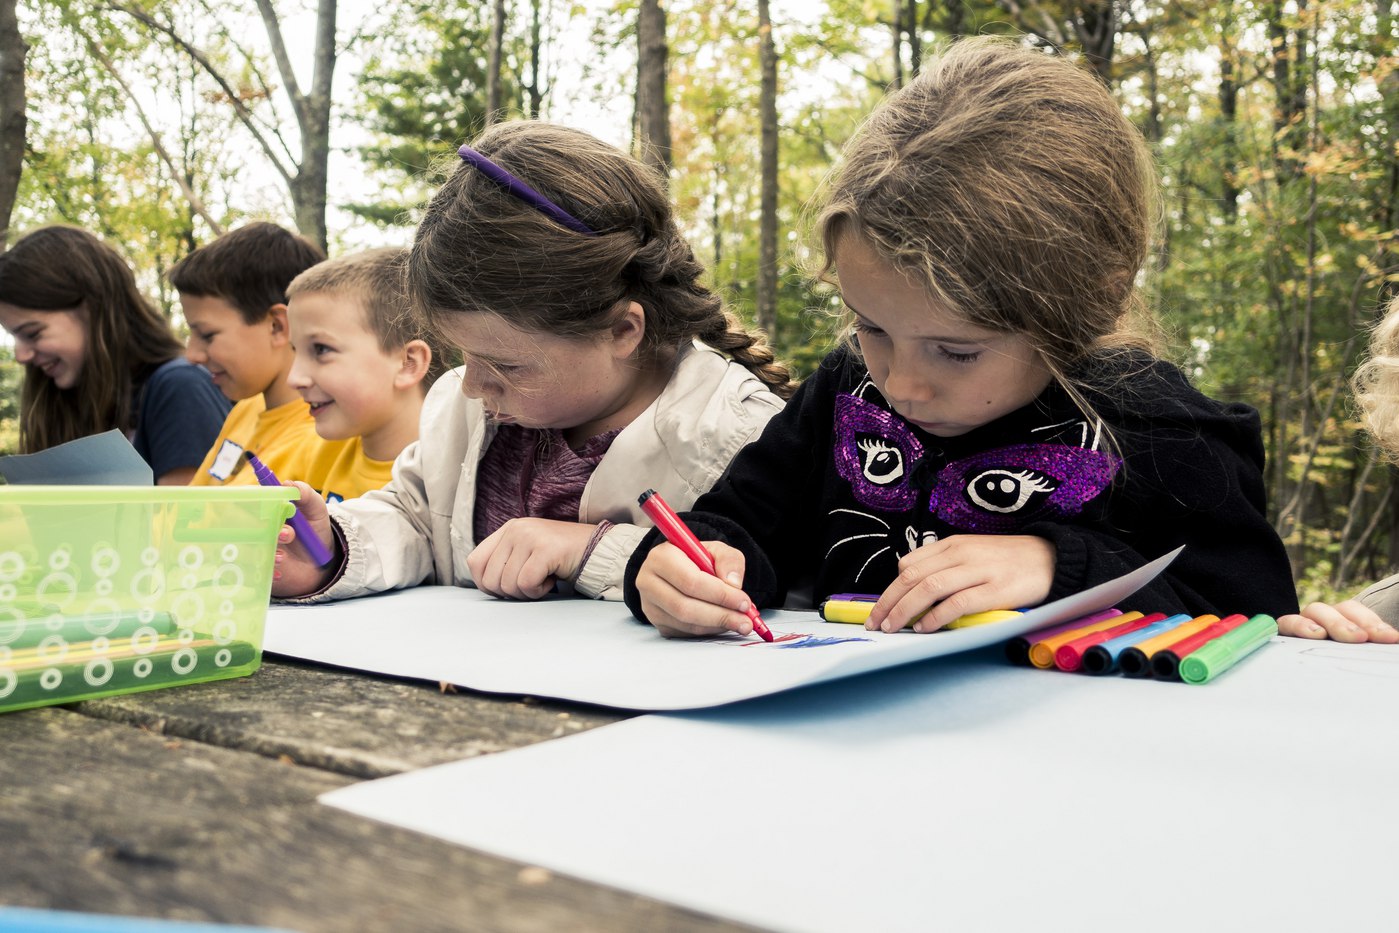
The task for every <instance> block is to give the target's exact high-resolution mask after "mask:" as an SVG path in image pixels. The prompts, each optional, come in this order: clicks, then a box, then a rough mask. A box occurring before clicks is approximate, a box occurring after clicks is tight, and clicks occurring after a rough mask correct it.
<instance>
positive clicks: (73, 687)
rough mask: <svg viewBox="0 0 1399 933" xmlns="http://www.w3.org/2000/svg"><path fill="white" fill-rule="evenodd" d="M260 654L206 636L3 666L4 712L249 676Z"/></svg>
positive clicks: (0, 692) (0, 704) (0, 699)
mask: <svg viewBox="0 0 1399 933" xmlns="http://www.w3.org/2000/svg"><path fill="white" fill-rule="evenodd" d="M257 659H258V650H257V648H255V647H254V646H253V645H251V644H249V643H248V642H245V641H234V642H229V643H228V644H227V645H216V644H213V643H211V642H208V641H201V642H196V643H192V644H191V645H188V646H186V647H184V648H178V649H168V648H167V649H165V650H162V651H155V652H152V653H150V654H144V655H140V654H134V653H131V652H123V653H120V654H118V655H116V656H115V657H110V658H109V657H106V656H100V655H99V656H93V657H89V658H87V659H86V660H85V661H83V662H75V663H71V664H65V663H59V664H54V665H46V666H34V667H26V668H11V667H4V666H0V711H9V710H17V709H28V708H30V707H34V706H48V705H50V704H53V703H71V702H73V701H74V700H89V699H95V698H97V697H104V696H112V695H114V694H118V693H134V692H136V691H140V690H154V689H156V688H159V687H174V686H178V685H181V684H193V683H202V682H204V681H209V680H221V679H223V678H226V677H243V676H246V675H248V674H251V673H252V672H253V669H255V668H256V666H257Z"/></svg>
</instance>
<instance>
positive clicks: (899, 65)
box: [889, 0, 904, 90]
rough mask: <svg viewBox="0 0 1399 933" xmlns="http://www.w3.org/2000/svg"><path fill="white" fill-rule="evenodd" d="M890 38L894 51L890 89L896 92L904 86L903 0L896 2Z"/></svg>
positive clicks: (891, 21)
mask: <svg viewBox="0 0 1399 933" xmlns="http://www.w3.org/2000/svg"><path fill="white" fill-rule="evenodd" d="M889 33H890V38H891V39H892V40H893V41H892V42H890V43H889V45H890V47H891V51H893V53H894V55H893V65H894V80H892V81H890V82H889V89H890V90H896V89H898V88H901V87H903V86H904V5H903V0H894V15H893V17H892V18H891V19H890V20H889Z"/></svg>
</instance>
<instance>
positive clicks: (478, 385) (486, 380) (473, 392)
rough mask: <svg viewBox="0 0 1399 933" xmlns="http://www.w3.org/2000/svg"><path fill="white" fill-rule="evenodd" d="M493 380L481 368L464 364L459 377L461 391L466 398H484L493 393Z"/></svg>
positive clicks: (483, 368)
mask: <svg viewBox="0 0 1399 933" xmlns="http://www.w3.org/2000/svg"><path fill="white" fill-rule="evenodd" d="M493 385H494V380H492V379H491V378H490V373H489V372H488V371H487V370H486V369H485V367H483V366H472V365H471V364H470V363H468V364H466V367H465V368H464V370H463V372H462V376H461V391H462V394H463V395H465V396H466V397H467V398H485V397H486V396H487V395H490V394H491V392H492V391H493Z"/></svg>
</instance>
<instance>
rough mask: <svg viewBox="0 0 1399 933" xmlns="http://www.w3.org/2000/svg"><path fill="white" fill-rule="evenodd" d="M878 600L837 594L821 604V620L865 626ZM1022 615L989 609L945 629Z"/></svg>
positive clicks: (948, 625) (970, 614)
mask: <svg viewBox="0 0 1399 933" xmlns="http://www.w3.org/2000/svg"><path fill="white" fill-rule="evenodd" d="M878 599H879V597H878V596H870V595H867V594H864V593H837V594H835V595H834V596H832V597H831V598H830V599H827V600H825V601H824V602H822V603H821V618H822V619H825V620H826V621H827V622H849V623H850V624H852V625H864V624H865V622H866V621H867V620H868V619H869V617H870V611H871V610H873V609H874V604H875V602H877V601H878ZM1022 614H1023V613H1021V612H1020V611H1019V610H1016V609H988V610H987V611H985V612H972V613H968V614H967V615H964V616H958V617H957V618H955V619H953V620H952V621H951V622H949V623H947V624H946V625H944V626H943V628H944V629H949V628H971V627H972V626H973V625H986V624H987V623H990V622H1005V621H1007V620H1009V619H1017V618H1019V617H1020V616H1021V615H1022ZM920 618H922V615H921V614H920V615H919V616H918V617H917V618H915V619H914V620H913V621H915V622H916V621H918V619H920Z"/></svg>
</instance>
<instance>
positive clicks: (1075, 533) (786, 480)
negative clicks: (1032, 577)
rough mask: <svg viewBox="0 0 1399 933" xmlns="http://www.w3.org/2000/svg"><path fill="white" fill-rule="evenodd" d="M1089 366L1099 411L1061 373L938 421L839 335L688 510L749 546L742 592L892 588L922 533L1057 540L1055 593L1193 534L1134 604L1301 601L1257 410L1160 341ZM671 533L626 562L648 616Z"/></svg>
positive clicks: (707, 529) (772, 600)
mask: <svg viewBox="0 0 1399 933" xmlns="http://www.w3.org/2000/svg"><path fill="white" fill-rule="evenodd" d="M1075 375H1076V376H1077V377H1078V378H1077V380H1076V381H1078V382H1080V383H1081V384H1082V385H1084V386H1086V388H1085V389H1084V391H1083V394H1084V397H1085V399H1086V400H1087V401H1088V403H1089V405H1090V406H1091V407H1092V409H1093V410H1094V411H1095V413H1096V415H1097V417H1098V418H1100V419H1101V422H1097V421H1094V422H1089V421H1088V420H1087V419H1085V417H1084V415H1083V413H1082V412H1081V411H1080V409H1079V408H1078V407H1077V406H1076V405H1075V404H1074V403H1073V401H1072V400H1071V399H1070V398H1069V396H1068V394H1067V393H1066V392H1065V391H1064V390H1063V389H1062V388H1060V387H1059V386H1058V385H1057V384H1051V385H1050V387H1049V388H1047V389H1046V390H1045V391H1044V392H1043V393H1041V395H1040V397H1039V398H1037V399H1036V400H1035V401H1034V402H1032V403H1030V404H1029V405H1026V406H1025V407H1024V408H1021V409H1019V410H1017V411H1014V412H1011V413H1010V414H1008V415H1006V416H1005V417H1003V418H1000V419H998V420H996V421H994V422H992V423H990V424H986V425H983V426H981V427H979V428H977V429H975V430H973V431H970V432H968V433H967V434H964V435H962V436H960V437H950V438H939V437H934V436H932V435H929V434H926V433H924V432H923V431H921V430H919V429H918V428H916V427H914V426H912V425H910V424H908V423H907V422H906V421H904V420H903V419H902V418H900V417H899V416H898V415H897V414H895V413H894V412H893V411H892V410H891V409H890V407H889V405H888V403H887V402H886V401H885V400H884V398H883V397H882V396H881V395H880V393H879V391H878V390H877V389H876V388H875V387H874V385H873V383H872V382H871V381H870V378H869V374H868V372H867V371H866V370H865V368H864V366H863V364H862V363H861V362H860V361H859V359H858V358H857V357H855V356H854V355H853V354H851V353H850V352H849V351H848V350H845V349H840V350H836V351H835V352H833V353H831V354H830V355H829V356H828V357H827V358H826V359H825V360H824V361H823V362H822V364H821V367H820V369H819V370H818V371H817V372H816V373H815V374H813V375H812V376H811V377H810V378H809V379H807V380H806V382H805V383H803V384H802V386H801V388H800V389H799V390H798V391H797V393H796V395H795V396H793V398H792V400H791V401H790V402H789V403H788V404H787V407H786V408H785V409H784V410H783V411H782V412H781V413H779V414H778V415H777V416H776V417H775V418H773V419H772V421H770V422H769V423H768V425H767V428H766V429H765V430H764V431H763V434H762V436H761V437H760V438H759V439H758V440H756V441H755V442H753V443H752V444H750V445H749V446H748V447H746V448H745V449H744V450H743V451H742V452H740V453H739V455H738V456H737V457H736V458H735V459H734V462H733V464H732V467H731V469H730V470H729V473H728V474H727V475H726V476H725V477H724V479H723V480H721V481H720V482H719V484H718V485H717V486H715V488H714V489H713V490H712V491H710V492H709V493H707V494H705V495H704V496H702V497H700V499H699V500H698V501H697V502H695V506H694V509H693V510H691V511H689V512H686V513H684V514H683V517H684V519H685V520H686V522H688V523H689V525H690V527H691V528H692V529H693V530H694V532H695V534H696V535H697V536H698V537H699V538H700V540H702V541H707V540H718V541H724V542H726V543H728V544H731V545H733V546H734V547H736V548H738V549H739V550H741V551H743V552H744V555H745V557H746V560H747V571H746V579H745V580H744V584H743V585H744V589H745V591H746V592H747V593H748V595H749V596H750V597H751V598H752V599H753V601H754V602H755V603H756V604H757V605H758V606H776V605H781V604H782V603H783V601H784V600H785V599H786V598H787V595H788V593H789V591H799V592H803V593H806V592H809V593H810V598H811V599H812V600H813V602H815V603H819V602H820V600H822V599H824V598H825V597H827V596H829V595H831V594H833V593H841V592H851V593H874V594H877V593H880V592H882V591H883V590H884V588H885V587H886V586H888V585H889V583H890V582H892V580H893V579H894V576H895V574H896V573H897V564H898V561H899V558H901V557H902V556H903V555H904V554H907V553H908V552H909V551H910V550H912V549H913V548H915V547H917V546H919V545H920V544H923V543H925V542H928V541H932V540H935V539H938V538H944V537H947V536H948V535H954V534H959V533H973V534H1031V535H1038V536H1040V537H1043V538H1046V539H1048V540H1049V541H1051V542H1052V543H1053V544H1054V546H1055V549H1056V563H1055V570H1054V583H1053V586H1052V588H1051V590H1050V593H1049V599H1050V600H1054V599H1059V598H1060V597H1063V596H1068V595H1070V594H1072V593H1076V592H1079V591H1081V590H1084V589H1087V588H1088V587H1091V586H1093V585H1095V584H1098V583H1102V582H1104V581H1107V580H1110V579H1112V578H1114V577H1117V576H1120V575H1121V574H1123V573H1126V572H1127V571H1130V570H1133V569H1135V568H1137V567H1140V566H1141V565H1142V564H1144V563H1146V562H1148V561H1149V560H1151V559H1153V558H1155V557H1158V556H1160V555H1161V554H1164V553H1165V552H1167V551H1169V550H1172V549H1173V548H1175V547H1177V546H1178V545H1181V544H1184V545H1187V547H1186V549H1185V551H1184V552H1183V553H1182V554H1181V555H1180V556H1179V557H1177V558H1176V560H1175V562H1174V563H1173V564H1172V565H1171V566H1170V567H1169V568H1168V569H1167V571H1166V572H1165V573H1164V574H1162V575H1161V576H1159V577H1157V578H1156V579H1155V580H1154V581H1152V582H1151V583H1150V584H1148V585H1147V586H1146V587H1145V588H1144V589H1143V590H1141V591H1140V592H1139V593H1137V594H1136V595H1135V596H1133V597H1132V599H1131V600H1130V602H1131V603H1132V608H1137V609H1140V610H1142V611H1144V612H1167V613H1174V612H1188V613H1191V614H1192V615H1200V614H1203V613H1207V612H1213V613H1217V614H1219V615H1224V614H1225V613H1231V612H1242V613H1246V614H1253V613H1259V612H1266V613H1269V614H1271V615H1279V614H1282V613H1286V612H1296V611H1297V595H1296V590H1295V588H1294V586H1293V583H1292V575H1291V568H1290V566H1289V564H1288V560H1287V556H1286V553H1285V552H1284V550H1283V545H1282V541H1281V540H1280V539H1279V538H1278V536H1277V534H1276V533H1275V532H1274V531H1273V529H1272V526H1271V525H1270V524H1269V523H1268V521H1267V518H1266V516H1265V514H1264V490H1263V477H1262V471H1263V440H1262V432H1261V429H1260V425H1259V418H1258V413H1257V412H1256V411H1254V410H1253V409H1252V408H1250V407H1248V406H1246V405H1225V404H1222V403H1219V402H1216V401H1214V400H1212V399H1210V398H1207V397H1206V396H1204V395H1202V394H1200V393H1199V392H1198V391H1196V390H1195V389H1194V388H1192V387H1191V386H1190V385H1189V383H1188V382H1187V381H1186V379H1185V376H1184V375H1183V374H1182V373H1181V372H1180V370H1179V369H1177V368H1176V367H1175V366H1172V365H1171V364H1169V363H1165V362H1162V361H1160V360H1156V359H1154V358H1152V357H1149V356H1147V355H1145V354H1140V353H1127V354H1119V355H1116V356H1115V357H1113V358H1111V359H1110V360H1106V361H1101V362H1097V363H1095V364H1093V365H1092V366H1091V367H1085V369H1084V370H1083V371H1081V372H1079V373H1076V374H1075ZM1104 425H1105V426H1106V428H1107V431H1110V432H1111V437H1112V439H1113V441H1114V442H1115V444H1114V443H1109V442H1108V440H1107V438H1106V436H1105V432H1104V431H1103V430H1102V427H1103V426H1104ZM661 540H662V539H661V538H660V536H659V532H657V531H654V530H653V531H652V532H651V533H650V534H649V535H648V536H647V537H646V538H645V539H644V540H643V541H642V542H641V545H640V546H639V547H638V548H637V550H636V553H635V554H633V555H632V558H631V561H630V564H629V565H628V567H627V574H626V601H627V606H628V607H629V608H630V609H631V611H632V613H633V614H635V615H636V616H637V618H640V619H644V618H645V617H644V615H643V614H642V612H641V607H640V600H639V597H638V595H637V592H636V575H637V572H638V571H639V569H640V567H641V564H642V562H643V561H644V560H645V557H646V554H647V553H649V551H650V549H651V548H653V547H655V546H656V545H657V544H659V543H660V541H661Z"/></svg>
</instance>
